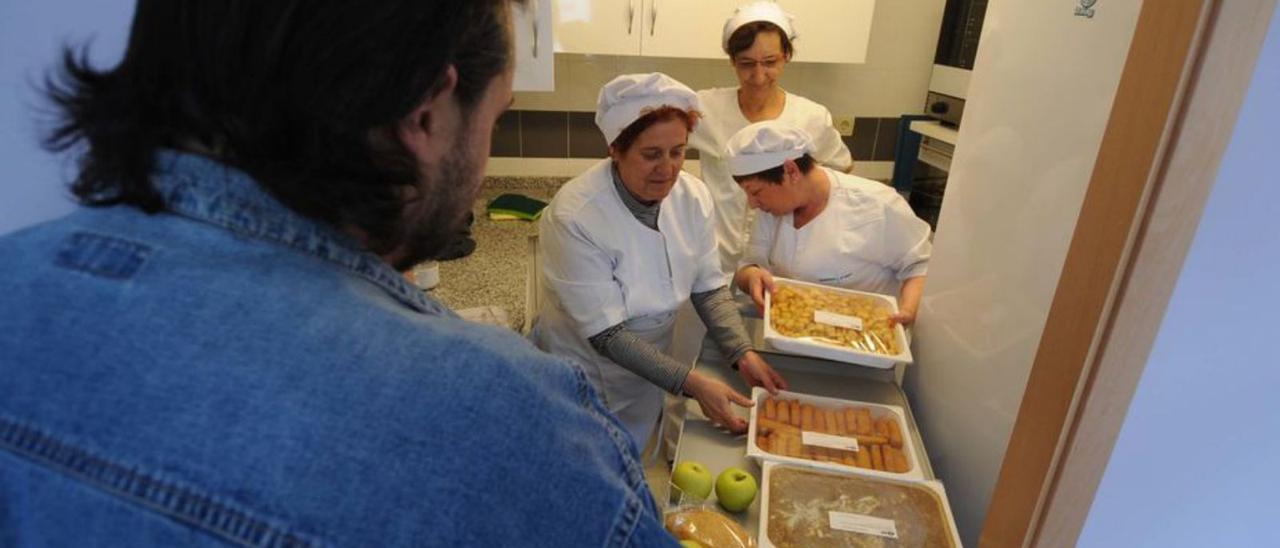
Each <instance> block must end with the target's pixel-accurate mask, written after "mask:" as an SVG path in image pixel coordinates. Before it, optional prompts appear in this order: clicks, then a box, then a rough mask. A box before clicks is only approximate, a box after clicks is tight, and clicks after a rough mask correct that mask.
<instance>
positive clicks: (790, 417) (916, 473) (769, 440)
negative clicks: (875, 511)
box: [747, 387, 924, 480]
mask: <svg viewBox="0 0 1280 548" xmlns="http://www.w3.org/2000/svg"><path fill="white" fill-rule="evenodd" d="M751 397H752V399H753V400H754V401H755V405H753V406H752V407H751V422H750V425H749V427H748V430H747V456H748V457H752V458H756V459H759V460H761V461H774V462H789V463H792V464H800V465H804V466H812V467H815V468H824V469H828V470H838V471H842V472H854V473H859V474H866V475H871V476H880V477H887V478H897V479H905V480H922V479H924V472H923V471H922V470H921V467H920V462H919V457H918V454H919V452H918V451H917V449H916V447H915V444H914V442H913V440H912V437H911V435H910V432H909V431H908V430H907V421H906V414H905V413H904V412H903V410H902V408H901V407H897V406H893V405H882V404H878V403H867V402H859V401H852V400H841V399H836V398H826V397H822V396H811V395H808V394H801V393H798V392H789V391H785V390H783V391H779V392H778V395H777V396H770V395H769V392H768V391H766V390H765V389H763V388H760V387H756V388H754V389H752V391H751Z"/></svg>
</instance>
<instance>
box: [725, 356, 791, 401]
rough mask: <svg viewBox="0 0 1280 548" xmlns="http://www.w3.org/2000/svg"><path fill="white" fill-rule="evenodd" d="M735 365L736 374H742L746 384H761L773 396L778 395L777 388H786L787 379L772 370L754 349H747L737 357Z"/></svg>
mask: <svg viewBox="0 0 1280 548" xmlns="http://www.w3.org/2000/svg"><path fill="white" fill-rule="evenodd" d="M737 365H738V374H739V375H742V380H743V381H745V382H746V383H747V386H762V387H764V389H765V390H768V391H769V394H771V395H774V396H776V395H778V391H779V390H786V389H787V380H786V379H784V378H782V375H779V374H778V372H777V371H774V370H773V368H772V367H770V366H769V362H766V361H764V358H762V357H760V354H757V353H756V351H755V350H748V351H747V353H746V354H743V355H742V357H741V358H738V363H737Z"/></svg>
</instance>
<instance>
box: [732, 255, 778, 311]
mask: <svg viewBox="0 0 1280 548" xmlns="http://www.w3.org/2000/svg"><path fill="white" fill-rule="evenodd" d="M738 289H741V290H742V291H743V292H745V293H746V294H747V295H750V296H751V300H752V301H755V303H756V310H757V311H759V312H760V313H761V314H764V292H765V291H768V292H769V294H770V295H772V294H773V292H774V290H775V289H777V288H776V287H775V286H774V285H773V274H770V273H769V271H768V270H765V269H764V267H761V266H759V265H748V266H744V267H742V269H741V270H739V271H738Z"/></svg>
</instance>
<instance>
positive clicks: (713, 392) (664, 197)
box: [530, 73, 786, 449]
mask: <svg viewBox="0 0 1280 548" xmlns="http://www.w3.org/2000/svg"><path fill="white" fill-rule="evenodd" d="M697 113H698V99H697V95H696V94H695V93H694V92H693V90H690V89H689V88H688V87H686V86H685V85H684V84H681V83H680V82H677V81H676V80H674V79H672V78H670V77H668V76H666V75H664V74H660V73H653V74H634V75H624V76H619V77H618V78H615V79H614V80H612V81H611V82H609V83H608V84H605V86H604V87H603V88H602V89H601V90H600V97H599V104H598V108H597V112H596V125H598V126H599V127H600V130H601V131H602V132H603V133H604V137H605V140H606V141H607V142H608V143H609V156H610V157H609V158H608V159H605V160H602V161H601V162H600V163H598V164H596V165H595V166H593V167H591V168H590V169H588V170H587V171H586V172H585V173H583V174H582V175H579V176H578V177H576V178H574V179H573V180H571V181H569V182H568V183H565V185H564V186H563V187H561V189H560V190H559V191H558V192H557V193H556V196H555V198H553V199H552V200H551V204H550V205H549V206H548V207H547V209H546V211H544V212H543V215H542V219H541V220H540V221H539V225H538V231H539V234H538V252H539V254H540V256H541V268H540V272H539V283H541V284H542V287H543V290H544V293H545V295H546V298H545V299H544V300H543V302H542V304H541V305H540V309H539V311H538V315H537V317H536V318H535V320H534V325H533V329H532V331H531V333H530V338H532V339H533V341H534V343H536V344H537V345H538V346H539V347H540V348H542V349H543V350H546V351H549V352H552V353H556V354H562V355H567V356H570V357H573V358H576V359H577V360H578V361H579V362H580V363H582V364H583V365H584V370H585V371H586V373H587V375H588V377H590V378H591V380H592V381H593V383H594V384H595V386H596V387H597V389H598V390H599V393H600V394H601V396H602V397H603V399H604V401H605V404H606V405H607V406H608V407H609V409H610V410H611V411H613V412H614V414H615V415H617V416H618V418H619V419H620V420H621V421H622V423H623V425H624V426H625V427H626V428H627V430H628V431H629V432H630V433H631V435H632V437H633V438H634V439H635V441H636V443H637V445H638V446H639V447H640V448H642V449H643V448H644V447H645V444H646V443H647V441H648V438H649V436H650V434H651V433H652V431H653V430H654V428H655V427H656V425H657V424H658V419H659V417H660V415H661V412H662V402H663V396H664V393H672V394H685V395H688V396H690V397H693V398H695V399H696V400H697V401H698V404H699V405H700V406H701V408H702V411H703V413H704V414H706V415H707V416H708V418H710V419H712V420H713V421H715V422H716V423H718V424H720V425H722V426H725V427H727V428H729V429H730V430H734V431H742V430H744V429H745V428H746V422H745V421H743V420H742V419H741V418H740V417H738V416H736V415H735V414H734V412H733V410H732V408H731V404H737V405H741V406H749V405H751V400H750V399H749V398H747V397H746V396H744V395H742V394H741V393H739V392H737V391H736V390H734V389H733V388H731V387H730V386H728V385H727V384H725V383H723V382H721V381H719V380H716V379H714V378H712V377H711V376H709V375H707V374H706V373H704V372H701V371H696V370H693V369H692V366H691V364H688V363H681V362H679V361H676V360H674V359H673V358H671V357H670V356H668V355H667V354H666V352H667V350H668V347H669V346H670V343H671V335H672V327H673V325H674V322H675V316H676V310H677V309H678V308H680V306H681V305H682V304H684V303H685V302H687V301H692V302H693V305H694V308H696V309H697V310H698V313H699V315H700V316H701V317H702V318H703V321H704V322H706V323H707V324H708V331H709V332H710V333H711V335H712V337H713V338H714V339H715V340H716V341H717V342H718V343H720V345H721V350H722V352H724V354H725V355H726V356H729V357H730V363H731V364H733V366H734V367H735V368H736V369H738V371H739V373H740V375H741V376H742V378H743V380H744V381H746V383H747V384H748V385H752V386H763V387H765V388H766V389H768V390H770V391H771V392H776V390H777V389H781V388H786V382H785V381H784V380H783V379H782V377H781V376H780V375H778V374H777V373H776V372H774V371H773V369H772V368H770V366H769V364H768V363H766V362H765V361H764V360H763V359H762V358H761V357H760V356H759V355H758V354H757V353H756V352H755V351H754V350H752V349H751V344H750V339H749V338H748V337H747V334H746V330H745V329H744V328H743V325H742V318H741V317H740V316H739V315H738V311H737V308H736V306H735V305H734V303H733V299H732V296H731V295H730V292H729V287H728V281H729V280H728V278H729V276H728V275H727V274H726V273H725V271H724V270H722V269H721V268H720V264H719V262H718V260H717V259H716V252H715V248H716V240H715V233H714V231H713V229H712V225H711V211H712V202H711V197H710V195H709V194H708V193H707V190H706V187H704V186H703V185H702V183H701V182H700V181H698V180H697V179H695V178H694V177H693V176H691V175H689V174H687V173H684V172H682V171H681V167H682V166H683V162H684V151H685V147H686V144H687V141H688V134H689V131H690V130H691V129H692V127H693V126H694V125H695V124H696V122H697Z"/></svg>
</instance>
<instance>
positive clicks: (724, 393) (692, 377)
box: [684, 369, 755, 433]
mask: <svg viewBox="0 0 1280 548" xmlns="http://www.w3.org/2000/svg"><path fill="white" fill-rule="evenodd" d="M684 391H685V393H687V394H689V396H690V397H692V398H693V399H695V400H697V401H698V407H701V408H702V414H703V415H706V416H707V418H709V419H711V421H712V422H714V423H716V424H718V425H720V426H723V427H725V428H728V429H729V430H730V431H731V432H734V433H741V432H746V431H747V421H746V420H745V419H743V418H742V417H739V416H737V415H736V414H734V413H733V405H732V404H738V405H740V406H742V407H751V406H753V405H755V402H753V401H751V398H748V397H746V396H743V395H742V394H739V393H738V391H737V390H734V389H733V388H732V387H730V386H729V385H727V384H725V383H723V382H721V381H719V380H716V379H713V378H711V377H709V376H707V375H706V374H705V373H702V372H701V371H698V370H696V369H695V370H693V371H690V372H689V376H688V377H686V378H685V380H684Z"/></svg>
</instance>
